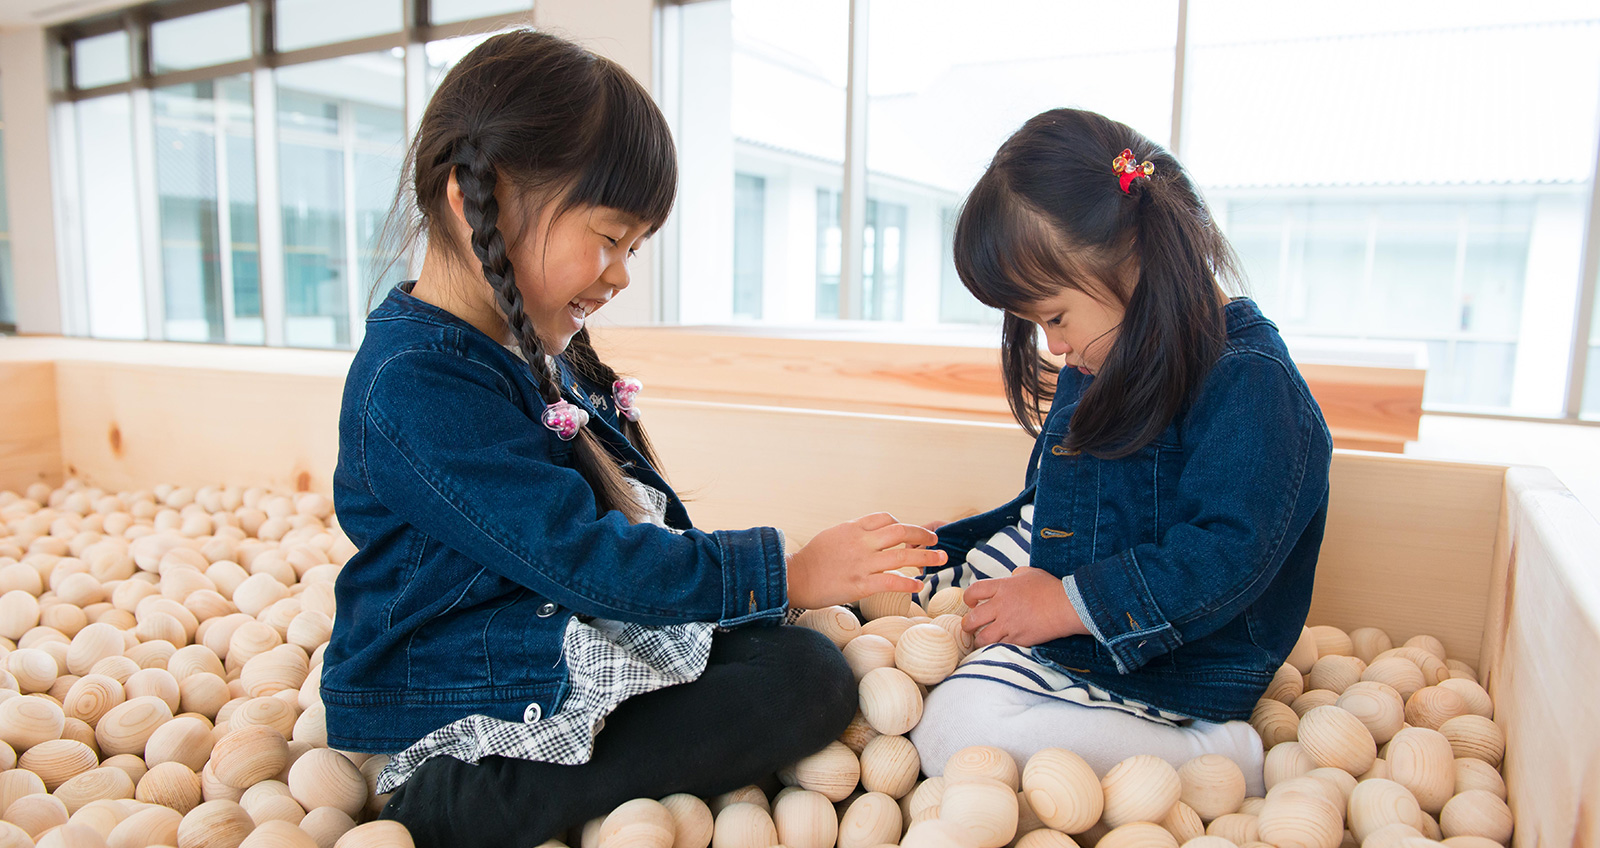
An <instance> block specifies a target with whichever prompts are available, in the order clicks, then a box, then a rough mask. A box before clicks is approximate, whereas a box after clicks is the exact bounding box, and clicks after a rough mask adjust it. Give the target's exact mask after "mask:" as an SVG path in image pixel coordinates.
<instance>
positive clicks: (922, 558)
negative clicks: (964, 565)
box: [884, 548, 950, 568]
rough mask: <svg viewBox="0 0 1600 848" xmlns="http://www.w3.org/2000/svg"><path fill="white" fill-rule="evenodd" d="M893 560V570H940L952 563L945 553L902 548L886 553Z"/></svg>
mask: <svg viewBox="0 0 1600 848" xmlns="http://www.w3.org/2000/svg"><path fill="white" fill-rule="evenodd" d="M884 553H886V554H888V555H889V556H890V557H892V558H893V559H892V560H891V561H892V562H893V563H894V565H893V566H891V567H893V568H902V567H905V566H908V565H909V566H912V567H915V568H938V567H940V566H942V565H944V564H945V563H946V562H949V561H950V556H949V555H948V554H946V553H945V552H944V551H932V550H928V549H926V548H900V549H898V550H893V551H885V552H884Z"/></svg>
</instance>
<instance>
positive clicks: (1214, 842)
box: [1182, 836, 1239, 848]
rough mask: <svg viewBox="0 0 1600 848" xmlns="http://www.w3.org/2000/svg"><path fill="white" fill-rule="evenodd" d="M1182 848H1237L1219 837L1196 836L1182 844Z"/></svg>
mask: <svg viewBox="0 0 1600 848" xmlns="http://www.w3.org/2000/svg"><path fill="white" fill-rule="evenodd" d="M1182 848H1239V846H1237V845H1234V844H1233V843H1232V842H1229V841H1228V840H1226V839H1223V838H1222V837H1220V836H1196V837H1195V838H1193V839H1191V840H1189V841H1188V842H1185V843H1183V846H1182Z"/></svg>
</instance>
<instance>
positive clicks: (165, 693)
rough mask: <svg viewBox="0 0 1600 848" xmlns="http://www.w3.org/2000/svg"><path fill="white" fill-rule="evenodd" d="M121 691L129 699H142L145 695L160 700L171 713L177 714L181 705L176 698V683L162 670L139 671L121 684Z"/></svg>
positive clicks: (146, 669) (169, 673) (168, 673)
mask: <svg viewBox="0 0 1600 848" xmlns="http://www.w3.org/2000/svg"><path fill="white" fill-rule="evenodd" d="M122 691H123V693H124V694H125V695H126V696H127V697H129V698H142V697H144V696H146V695H149V696H152V697H156V698H160V699H161V700H162V701H164V702H165V703H166V705H167V709H168V710H170V711H172V712H173V713H177V711H178V705H179V703H181V701H180V699H179V697H178V681H177V680H176V679H174V678H173V676H172V674H171V672H169V671H167V670H166V669H164V668H142V669H139V670H138V671H136V672H134V673H133V674H132V675H131V676H129V677H128V679H127V680H126V681H125V682H124V683H123V684H122Z"/></svg>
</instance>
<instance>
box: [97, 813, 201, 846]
mask: <svg viewBox="0 0 1600 848" xmlns="http://www.w3.org/2000/svg"><path fill="white" fill-rule="evenodd" d="M182 821H183V814H182V813H179V812H178V811H177V810H172V809H168V808H166V807H145V808H143V809H140V810H137V811H135V812H132V813H130V814H128V816H127V818H124V819H123V820H122V821H120V822H118V823H117V826H116V827H114V828H112V829H111V833H110V834H109V835H108V836H107V837H106V845H107V848H142V847H143V846H146V845H176V844H178V824H179V823H180V822H182Z"/></svg>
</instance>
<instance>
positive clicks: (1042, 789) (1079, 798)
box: [1022, 748, 1181, 833]
mask: <svg viewBox="0 0 1600 848" xmlns="http://www.w3.org/2000/svg"><path fill="white" fill-rule="evenodd" d="M1180 783H1181V782H1180ZM1022 791H1023V793H1024V794H1025V795H1026V796H1027V799H1028V806H1029V807H1031V808H1032V809H1033V811H1034V814H1035V815H1037V816H1038V817H1039V819H1040V821H1043V822H1044V823H1045V824H1046V825H1048V826H1049V827H1051V828H1053V829H1055V830H1059V831H1062V832H1064V833H1082V832H1084V831H1086V830H1088V829H1089V828H1090V827H1091V826H1093V825H1094V823H1095V822H1097V821H1099V820H1100V817H1101V814H1102V813H1103V812H1104V810H1105V794H1104V791H1103V790H1102V788H1101V786H1100V778H1099V776H1097V775H1096V774H1095V772H1094V769H1093V768H1091V767H1090V766H1089V764H1088V763H1087V762H1086V761H1085V760H1084V759H1083V758H1082V757H1080V756H1078V755H1077V754H1075V753H1073V752H1071V751H1068V750H1065V749H1062V748H1045V749H1043V750H1041V751H1039V752H1038V753H1036V754H1034V755H1033V756H1031V757H1029V758H1028V764H1027V766H1026V767H1025V768H1024V769H1023V770H1022ZM1180 794H1181V789H1180Z"/></svg>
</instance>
